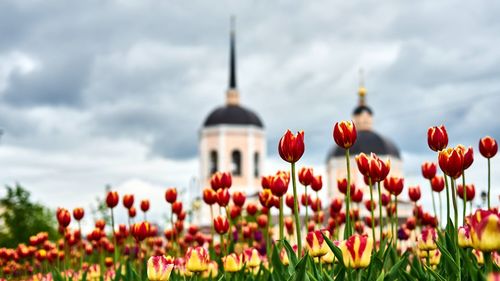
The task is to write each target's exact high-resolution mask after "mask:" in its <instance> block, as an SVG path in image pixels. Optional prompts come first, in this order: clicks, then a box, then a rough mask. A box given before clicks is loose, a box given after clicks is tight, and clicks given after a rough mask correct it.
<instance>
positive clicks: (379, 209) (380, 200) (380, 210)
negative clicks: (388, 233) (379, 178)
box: [377, 182, 383, 242]
mask: <svg viewBox="0 0 500 281" xmlns="http://www.w3.org/2000/svg"><path fill="white" fill-rule="evenodd" d="M377 187H378V211H379V214H378V215H379V220H380V221H379V222H378V223H379V228H380V237H379V239H380V242H382V236H383V230H382V189H381V187H380V182H378V183H377Z"/></svg>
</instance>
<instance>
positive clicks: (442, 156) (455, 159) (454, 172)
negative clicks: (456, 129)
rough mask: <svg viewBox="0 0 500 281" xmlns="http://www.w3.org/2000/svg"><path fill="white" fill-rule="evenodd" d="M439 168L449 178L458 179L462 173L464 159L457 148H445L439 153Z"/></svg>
mask: <svg viewBox="0 0 500 281" xmlns="http://www.w3.org/2000/svg"><path fill="white" fill-rule="evenodd" d="M438 162H439V167H440V168H441V170H442V171H443V172H444V173H445V174H446V175H447V176H449V177H451V178H454V179H456V178H458V177H459V176H460V175H461V174H462V171H463V163H464V158H463V155H462V153H461V151H460V149H459V148H457V147H455V148H447V149H444V150H442V151H440V152H439V156H438Z"/></svg>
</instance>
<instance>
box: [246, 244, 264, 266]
mask: <svg viewBox="0 0 500 281" xmlns="http://www.w3.org/2000/svg"><path fill="white" fill-rule="evenodd" d="M243 254H244V255H245V261H246V265H247V267H250V268H253V267H257V266H259V265H260V264H261V262H262V259H261V258H260V255H259V251H257V249H255V248H248V249H245V250H244V251H243Z"/></svg>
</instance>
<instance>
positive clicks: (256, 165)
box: [253, 152, 260, 178]
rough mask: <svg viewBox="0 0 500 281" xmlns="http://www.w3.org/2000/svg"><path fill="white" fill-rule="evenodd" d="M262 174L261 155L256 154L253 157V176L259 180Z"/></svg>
mask: <svg viewBox="0 0 500 281" xmlns="http://www.w3.org/2000/svg"><path fill="white" fill-rule="evenodd" d="M259 174H260V171H259V153H258V152H255V154H254V155H253V175H254V177H256V178H258V177H259Z"/></svg>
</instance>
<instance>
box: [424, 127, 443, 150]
mask: <svg viewBox="0 0 500 281" xmlns="http://www.w3.org/2000/svg"><path fill="white" fill-rule="evenodd" d="M427 143H428V144H429V148H430V149H432V150H434V151H436V152H438V151H441V150H443V149H445V148H446V146H448V133H447V132H446V128H445V127H444V126H443V125H441V126H439V127H437V126H434V127H430V128H429V130H428V131H427Z"/></svg>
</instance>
